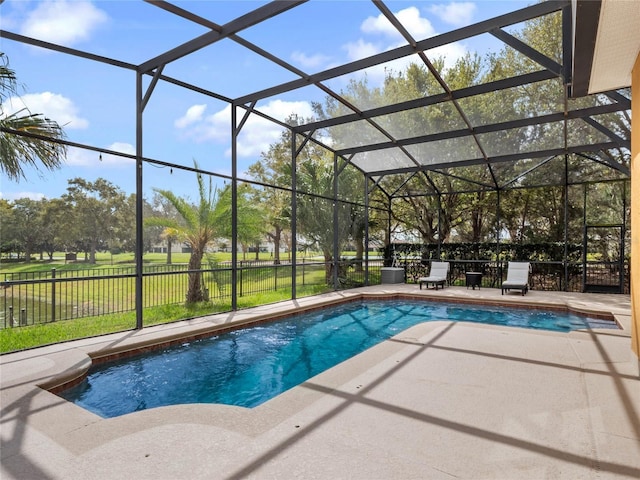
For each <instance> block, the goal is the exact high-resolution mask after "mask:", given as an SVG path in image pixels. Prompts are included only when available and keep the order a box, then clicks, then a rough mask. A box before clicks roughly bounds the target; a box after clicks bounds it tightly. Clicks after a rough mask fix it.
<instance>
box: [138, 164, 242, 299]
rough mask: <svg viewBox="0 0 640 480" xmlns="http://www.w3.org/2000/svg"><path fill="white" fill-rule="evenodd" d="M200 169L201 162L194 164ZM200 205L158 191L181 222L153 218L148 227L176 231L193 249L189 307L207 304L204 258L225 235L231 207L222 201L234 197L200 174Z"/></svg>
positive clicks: (148, 221)
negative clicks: (210, 244)
mask: <svg viewBox="0 0 640 480" xmlns="http://www.w3.org/2000/svg"><path fill="white" fill-rule="evenodd" d="M194 165H195V168H196V169H198V164H197V162H195V161H194ZM197 178H198V194H199V197H200V198H199V202H198V204H197V205H194V204H192V203H189V202H188V201H187V200H185V199H184V198H181V197H178V196H176V195H175V194H174V193H173V192H171V191H169V190H161V189H154V191H155V192H156V193H158V194H159V195H161V196H162V197H164V198H165V199H166V200H167V201H168V202H169V203H170V204H171V205H172V206H173V207H174V208H175V209H176V211H177V212H178V215H179V218H178V219H174V218H166V217H150V218H147V219H145V224H146V225H150V226H160V227H165V228H166V229H173V230H174V231H175V232H176V235H175V236H176V237H179V238H180V239H182V240H183V241H184V242H185V243H186V244H187V245H189V247H191V256H190V257H189V284H188V288H187V300H186V302H187V303H194V302H202V301H206V300H207V295H206V293H205V290H204V289H203V288H202V273H201V271H200V268H201V266H202V257H203V256H204V253H205V249H206V247H207V245H208V244H209V243H211V242H212V241H213V240H214V239H215V238H216V237H217V236H218V235H221V233H222V232H223V230H221V229H223V228H224V225H225V224H226V222H225V218H228V215H229V212H228V208H227V205H230V202H227V201H221V199H222V198H223V197H227V196H228V195H230V194H231V190H230V189H229V188H224V189H222V190H219V189H217V188H214V187H213V186H212V181H211V178H209V185H208V187H207V186H206V185H205V181H204V179H203V178H202V174H200V173H198V174H197Z"/></svg>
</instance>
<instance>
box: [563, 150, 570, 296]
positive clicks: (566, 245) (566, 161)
mask: <svg viewBox="0 0 640 480" xmlns="http://www.w3.org/2000/svg"><path fill="white" fill-rule="evenodd" d="M563 235H564V237H563V241H564V258H563V260H562V264H563V265H564V288H563V289H562V290H563V291H565V292H566V291H568V290H569V243H568V242H569V154H567V153H565V155H564V233H563Z"/></svg>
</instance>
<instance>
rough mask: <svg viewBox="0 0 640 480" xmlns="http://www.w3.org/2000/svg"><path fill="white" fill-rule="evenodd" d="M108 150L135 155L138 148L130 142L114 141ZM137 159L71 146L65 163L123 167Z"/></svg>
mask: <svg viewBox="0 0 640 480" xmlns="http://www.w3.org/2000/svg"><path fill="white" fill-rule="evenodd" d="M107 150H113V151H114V152H122V153H126V154H129V155H135V153H136V149H135V147H134V146H133V145H131V144H130V143H125V142H114V143H112V144H111V145H109V146H108V147H107ZM134 162H135V160H133V159H132V158H128V157H121V156H119V155H111V154H108V153H102V154H101V153H99V152H94V151H91V150H85V149H82V148H74V147H71V148H69V149H67V157H66V160H65V164H66V165H69V166H75V167H98V168H104V167H123V166H131V165H133V164H134Z"/></svg>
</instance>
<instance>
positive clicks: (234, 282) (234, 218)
mask: <svg viewBox="0 0 640 480" xmlns="http://www.w3.org/2000/svg"><path fill="white" fill-rule="evenodd" d="M237 125H238V112H237V107H236V104H235V102H234V103H232V104H231V310H234V311H235V310H237V309H238V201H237V198H236V197H237V195H238V178H237V174H238V171H237V168H238V128H237ZM240 281H242V277H240Z"/></svg>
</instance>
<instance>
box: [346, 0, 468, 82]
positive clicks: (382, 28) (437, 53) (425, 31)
mask: <svg viewBox="0 0 640 480" xmlns="http://www.w3.org/2000/svg"><path fill="white" fill-rule="evenodd" d="M450 5H451V6H458V7H455V8H454V7H451V8H450V11H451V12H457V13H456V15H458V17H457V18H462V14H463V13H464V12H470V13H469V14H472V13H473V8H475V5H474V4H473V3H452V4H450ZM465 5H470V6H471V7H473V8H471V7H469V6H467V7H466V9H465V8H462V6H465ZM443 7H444V5H443ZM394 15H395V16H396V18H397V19H398V20H399V21H400V22H401V23H402V25H404V27H405V28H406V29H407V31H408V32H409V33H410V34H411V36H412V37H414V39H415V40H417V41H421V40H424V39H426V38H430V37H433V36H435V35H438V32H437V31H436V30H435V28H434V26H433V24H432V23H431V22H430V21H429V19H427V18H425V17H423V16H422V14H421V13H420V10H418V9H417V8H416V7H409V8H405V9H403V10H400V11H398V12H396V13H395V14H394ZM360 30H361V31H362V32H363V33H364V34H367V35H369V36H370V37H373V40H371V39H368V40H365V39H362V38H360V39H358V40H357V41H355V42H350V43H347V44H345V45H343V47H342V48H343V49H345V50H346V51H347V56H348V58H349V60H350V61H354V60H360V59H362V58H367V57H370V56H372V55H376V54H378V53H381V52H384V51H388V50H392V49H394V48H398V47H400V46H403V45H406V41H405V40H404V38H403V37H402V36H401V35H400V33H399V32H398V31H397V30H396V28H395V27H394V26H393V25H392V24H391V22H389V20H387V18H386V17H385V16H384V15H382V14H380V15H378V16H377V17H368V18H367V19H365V20H364V22H362V24H361V26H360ZM376 37H377V40H376ZM426 53H427V56H428V57H430V58H437V57H444V58H445V68H449V67H451V66H452V65H453V64H454V63H455V62H456V60H457V59H458V58H460V57H462V56H464V55H465V54H466V53H467V48H466V47H465V46H464V44H462V43H452V44H448V45H443V46H441V47H438V48H434V49H432V50H428V51H427V52H426ZM411 63H418V64H420V65H423V62H422V60H420V59H419V58H417V57H416V56H414V55H411V56H408V57H404V58H400V59H397V60H394V61H391V62H388V63H386V64H382V65H376V66H374V67H371V68H368V69H366V75H367V79H368V81H369V85H370V86H379V85H381V84H382V82H383V81H384V78H385V76H386V75H387V74H388V73H389V72H390V71H393V72H401V71H404V70H406V68H407V67H408V66H409V64H411ZM362 73H363V72H359V73H356V74H353V75H349V76H347V77H346V78H345V79H343V80H346V79H348V78H352V77H360V76H361V75H362Z"/></svg>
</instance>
